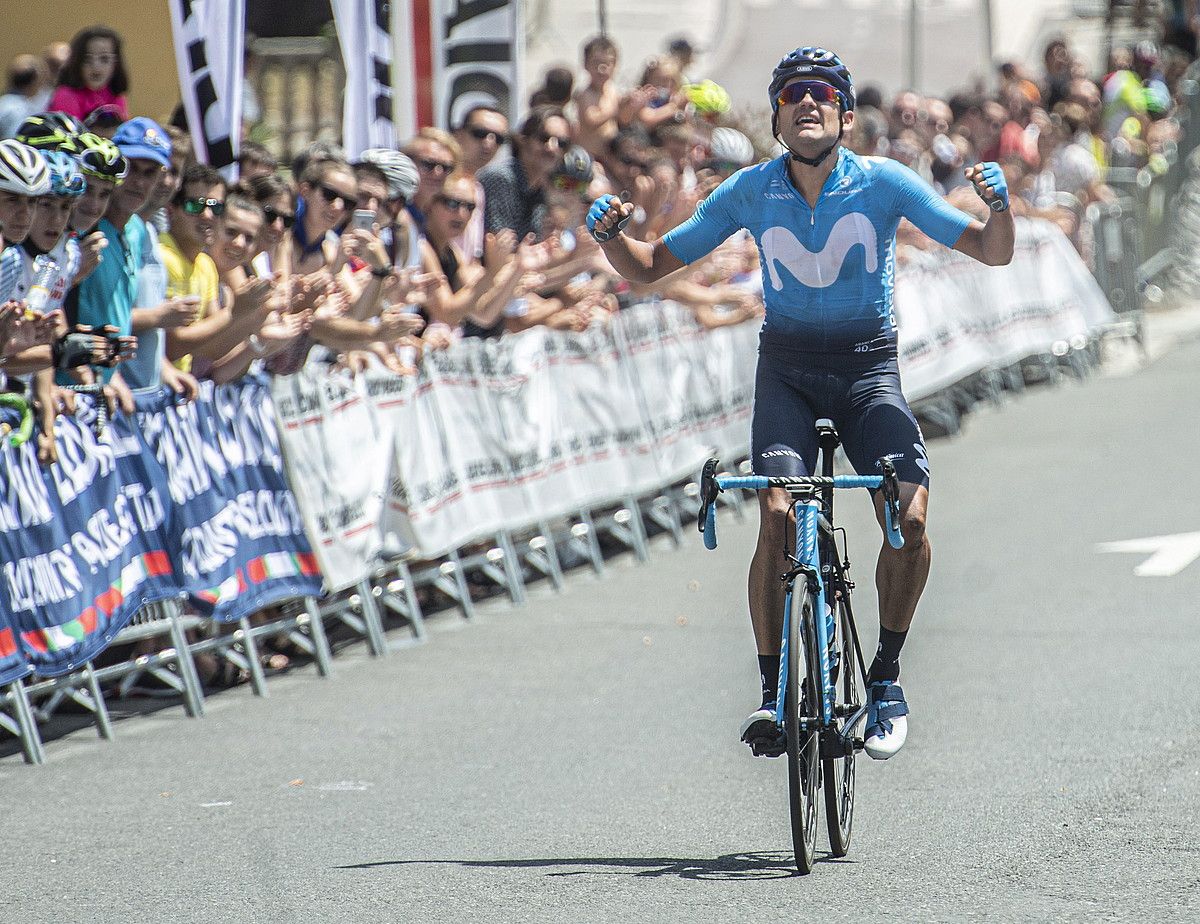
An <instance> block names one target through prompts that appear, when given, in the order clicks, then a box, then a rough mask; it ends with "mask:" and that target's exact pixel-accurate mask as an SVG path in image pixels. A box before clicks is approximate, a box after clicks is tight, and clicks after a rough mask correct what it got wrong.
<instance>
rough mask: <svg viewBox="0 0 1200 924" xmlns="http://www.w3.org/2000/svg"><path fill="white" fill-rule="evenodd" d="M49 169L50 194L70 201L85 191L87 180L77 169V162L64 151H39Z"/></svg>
mask: <svg viewBox="0 0 1200 924" xmlns="http://www.w3.org/2000/svg"><path fill="white" fill-rule="evenodd" d="M38 153H39V154H41V155H42V159H43V160H45V161H46V166H47V167H49V168H50V194H51V195H52V196H69V197H71V198H72V199H74V198H77V197H79V196H82V195H83V194H84V192H86V191H87V180H85V179H84V177H83V171H81V170H80V169H79V161H78V160H76V159H75V158H74V157H72V156H71V155H70V154H68V153H67V152H66V151H39V152H38Z"/></svg>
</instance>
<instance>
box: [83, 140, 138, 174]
mask: <svg viewBox="0 0 1200 924" xmlns="http://www.w3.org/2000/svg"><path fill="white" fill-rule="evenodd" d="M76 156H77V158H78V159H79V166H80V167H81V168H82V169H83V171H84V172H85V173H91V174H93V175H94V176H98V177H101V178H102V179H105V180H115V181H116V182H118V183H119V182H121V181H122V180H123V179H125V177H126V175H128V173H129V161H127V160H126V159H125V156H124V155H123V154H121V152H120V151H118V150H117V149H116V146H115V145H114V146H113V148H112V150H111V151H103V150H99V149H97V148H87V149H85V150H84V151H82V152H81V153H80V154H78V155H76Z"/></svg>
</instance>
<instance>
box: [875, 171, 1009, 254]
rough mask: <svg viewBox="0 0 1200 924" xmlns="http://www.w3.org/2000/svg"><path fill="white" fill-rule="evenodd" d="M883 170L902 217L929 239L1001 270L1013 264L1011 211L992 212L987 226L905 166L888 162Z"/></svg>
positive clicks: (989, 213)
mask: <svg viewBox="0 0 1200 924" xmlns="http://www.w3.org/2000/svg"><path fill="white" fill-rule="evenodd" d="M882 169H884V170H885V171H889V173H888V174H887V175H888V176H889V178H890V179H891V181H892V183H893V184H894V185H893V188H894V190H895V193H896V202H897V206H898V210H899V212H900V214H901V215H903V216H904V217H905V218H907V219H908V220H909V221H911V222H912V223H913V224H914V225H916V226H917V227H918V228H919V229H920V230H921V231H922V232H924V233H925V234H926V235H928V236H929V237H930V238H932V239H933V240H935V241H937V242H938V243H939V244H942V245H943V246H945V247H950V248H952V249H954V250H957V251H959V252H960V253H964V254H966V255H967V256H968V257H972V258H973V259H976V260H978V261H979V262H980V263H985V264H987V265H988V266H1002V265H1004V264H1006V263H1008V262H1009V261H1010V260H1012V254H1013V231H1014V228H1013V216H1012V210H1011V209H1006V210H1005V211H1003V212H992V211H989V212H988V220H987V222H986V223H985V222H982V221H976V220H975V219H974V218H972V217H971V216H970V215H968V214H967V213H966V212H962V211H960V210H959V209H956V208H955V207H954V206H952V205H951V204H950V203H949V202H947V201H946V200H945V199H943V198H942V197H941V196H939V195H938V194H937V193H936V192H935V191H934V190H933V188H932V187H931V186H929V185H928V184H927V183H925V182H924V181H923V180H922V179H920V178H919V177H918V176H917V175H916V173H914V172H913V171H912V170H909V169H908V168H907V167H905V166H903V165H902V164H899V163H897V162H896V161H887V162H885V164H884V165H883V167H882Z"/></svg>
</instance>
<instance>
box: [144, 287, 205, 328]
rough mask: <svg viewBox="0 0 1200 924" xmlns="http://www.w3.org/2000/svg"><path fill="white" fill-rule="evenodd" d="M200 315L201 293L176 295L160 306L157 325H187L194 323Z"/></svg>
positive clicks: (168, 326) (171, 326) (166, 326)
mask: <svg viewBox="0 0 1200 924" xmlns="http://www.w3.org/2000/svg"><path fill="white" fill-rule="evenodd" d="M199 317H200V296H199V295H176V296H173V297H172V298H168V299H167V300H166V301H165V302H163V303H162V304H161V305H159V306H158V323H157V324H156V325H155V327H163V328H167V329H174V328H176V327H187V326H188V325H189V324H194V323H195V322H196V320H197V319H198V318H199Z"/></svg>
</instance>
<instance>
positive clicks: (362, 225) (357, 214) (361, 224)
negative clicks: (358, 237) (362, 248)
mask: <svg viewBox="0 0 1200 924" xmlns="http://www.w3.org/2000/svg"><path fill="white" fill-rule="evenodd" d="M374 226H375V213H374V212H372V211H371V210H370V209H355V210H354V217H353V218H352V219H350V227H351V228H353V229H354V230H355V231H370V230H371V229H372V228H373V227H374Z"/></svg>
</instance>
